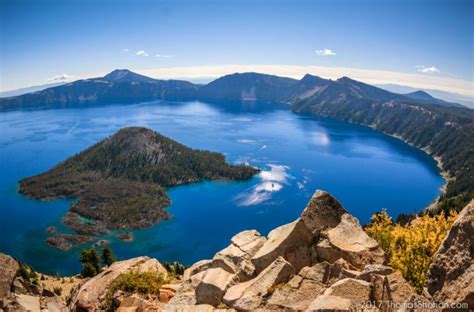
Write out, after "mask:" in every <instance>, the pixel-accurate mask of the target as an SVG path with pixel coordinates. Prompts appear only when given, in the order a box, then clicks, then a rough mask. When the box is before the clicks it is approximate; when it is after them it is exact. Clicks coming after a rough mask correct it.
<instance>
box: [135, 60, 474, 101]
mask: <svg viewBox="0 0 474 312" xmlns="http://www.w3.org/2000/svg"><path fill="white" fill-rule="evenodd" d="M135 71H137V72H139V73H140V74H142V75H146V76H150V77H153V78H160V79H203V78H206V79H212V78H217V77H221V76H224V75H228V74H233V73H244V72H259V73H266V74H270V75H278V76H284V77H291V78H295V79H301V78H302V77H303V76H304V75H305V74H312V75H317V76H320V77H323V78H327V79H337V78H340V77H343V76H348V77H351V78H353V79H356V80H360V81H362V82H365V83H369V84H387V83H393V84H399V85H405V86H411V87H414V88H420V89H436V90H441V91H446V92H454V93H459V94H462V95H465V96H470V97H474V82H472V81H468V80H462V79H455V78H451V77H445V76H442V75H425V74H421V73H420V74H414V73H402V72H394V71H386V70H376V69H360V68H351V67H327V66H314V65H284V64H272V65H271V64H270V65H261V64H254V65H238V64H226V65H203V66H187V67H160V68H147V69H135Z"/></svg>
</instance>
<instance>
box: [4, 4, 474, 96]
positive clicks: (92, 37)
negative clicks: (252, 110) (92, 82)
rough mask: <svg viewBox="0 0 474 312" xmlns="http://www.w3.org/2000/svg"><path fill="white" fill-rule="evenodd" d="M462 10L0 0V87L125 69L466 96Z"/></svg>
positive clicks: (466, 16) (468, 18) (469, 18)
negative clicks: (355, 82) (316, 78)
mask: <svg viewBox="0 0 474 312" xmlns="http://www.w3.org/2000/svg"><path fill="white" fill-rule="evenodd" d="M473 12H474V1H469V0H468V1H461V0H445V1H439V0H429V1H428V0H426V1H421V0H411V1H381V0H378V1H375V0H374V1H368V0H364V1H363V0H353V1H349V0H346V1H337V0H336V1H295V0H293V1H290V0H288V1H246V0H244V1H242V0H241V1H229V0H226V1H198V0H195V1H179V0H173V1H151V0H150V1H145V0H138V1H124V0H118V1H117V0H116V1H106V0H96V1H90V0H83V1H75V0H67V1H59V0H57V1H53V0H29V1H24V0H14V1H13V0H0V20H1V28H0V31H1V34H0V35H1V36H0V45H1V46H0V48H1V50H0V53H1V54H0V70H1V77H0V78H1V80H0V90H1V91H5V90H10V89H15V88H20V87H26V86H30V85H35V84H43V83H47V82H48V81H49V82H51V81H53V80H54V79H56V80H58V79H66V78H68V77H69V79H78V78H85V77H89V76H94V75H102V74H104V73H107V72H109V71H111V70H113V69H116V68H129V69H132V70H136V71H138V72H141V73H144V74H148V75H150V76H154V77H163V78H167V77H169V78H176V77H182V78H190V79H197V78H199V77H214V76H218V75H220V74H223V73H224V74H225V73H228V72H231V71H245V70H255V71H263V70H265V71H267V72H269V73H276V74H281V75H287V76H295V77H297V76H299V75H302V74H303V73H304V72H311V73H314V74H320V75H321V76H325V77H329V78H336V77H338V76H342V75H348V76H351V77H354V78H356V79H360V80H364V81H366V82H369V83H388V82H391V83H399V84H405V85H413V86H420V87H421V86H423V87H432V88H437V89H443V88H444V90H445V91H453V92H458V93H464V94H467V95H472V94H470V93H472V92H473V91H472V90H473V89H474V88H473V81H474V78H473V72H474V63H473V46H474V41H473V40H474V39H473V37H474V34H473V29H474V21H473V15H474V13H473ZM139 51H144V52H142V53H138V54H139V55H137V52H139ZM157 55H158V56H157ZM61 75H63V76H61ZM54 77H56V78H54Z"/></svg>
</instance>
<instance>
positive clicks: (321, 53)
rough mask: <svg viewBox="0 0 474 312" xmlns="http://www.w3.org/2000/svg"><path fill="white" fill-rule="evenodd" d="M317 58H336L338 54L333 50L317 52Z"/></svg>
mask: <svg viewBox="0 0 474 312" xmlns="http://www.w3.org/2000/svg"><path fill="white" fill-rule="evenodd" d="M316 55H317V56H335V55H336V52H334V51H333V50H331V49H323V50H316Z"/></svg>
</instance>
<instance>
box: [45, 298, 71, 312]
mask: <svg viewBox="0 0 474 312" xmlns="http://www.w3.org/2000/svg"><path fill="white" fill-rule="evenodd" d="M46 308H47V309H48V312H69V308H68V307H67V306H66V304H65V303H64V301H62V300H61V298H60V297H58V296H55V297H49V298H46Z"/></svg>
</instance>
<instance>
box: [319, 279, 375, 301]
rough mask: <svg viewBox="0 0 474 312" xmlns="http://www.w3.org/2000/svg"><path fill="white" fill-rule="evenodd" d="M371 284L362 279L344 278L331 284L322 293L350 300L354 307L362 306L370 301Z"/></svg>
mask: <svg viewBox="0 0 474 312" xmlns="http://www.w3.org/2000/svg"><path fill="white" fill-rule="evenodd" d="M371 294H372V284H371V283H369V282H366V281H363V280H358V279H353V278H344V279H341V280H339V281H337V282H335V283H334V284H332V285H331V287H329V288H328V289H326V291H324V295H326V296H335V297H340V298H344V299H348V300H350V301H351V303H352V306H353V307H355V308H363V307H364V304H366V303H367V302H369V301H370V299H371Z"/></svg>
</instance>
